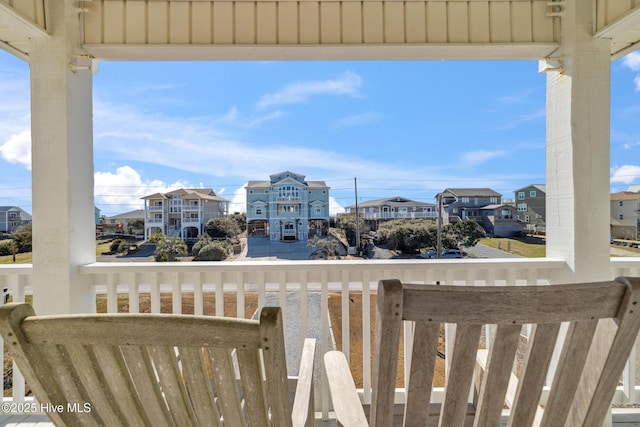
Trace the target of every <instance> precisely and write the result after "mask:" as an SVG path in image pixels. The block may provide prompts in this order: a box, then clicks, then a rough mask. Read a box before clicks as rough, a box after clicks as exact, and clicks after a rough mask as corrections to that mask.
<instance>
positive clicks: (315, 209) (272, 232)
mask: <svg viewBox="0 0 640 427" xmlns="http://www.w3.org/2000/svg"><path fill="white" fill-rule="evenodd" d="M305 178H306V177H305V175H301V174H298V173H295V172H291V171H284V172H280V173H275V174H273V175H270V176H269V180H268V181H249V183H248V184H247V186H246V187H245V188H246V193H247V196H246V197H247V232H248V233H249V234H250V235H263V236H269V238H270V239H271V240H283V241H285V240H286V241H295V240H302V241H304V240H307V239H308V238H309V237H313V236H315V235H326V233H327V231H328V229H329V187H328V186H327V184H326V183H325V182H324V181H307V180H306V179H305Z"/></svg>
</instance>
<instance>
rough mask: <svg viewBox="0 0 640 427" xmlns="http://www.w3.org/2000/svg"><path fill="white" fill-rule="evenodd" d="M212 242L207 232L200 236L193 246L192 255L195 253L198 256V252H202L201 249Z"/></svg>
mask: <svg viewBox="0 0 640 427" xmlns="http://www.w3.org/2000/svg"><path fill="white" fill-rule="evenodd" d="M211 242H212V240H211V237H209V235H208V234H205V235H203V236H198V241H197V242H196V243H195V244H194V245H193V247H192V248H191V255H193V256H194V257H197V256H198V253H200V250H201V249H202V248H204V247H205V246H206V245H208V244H209V243H211Z"/></svg>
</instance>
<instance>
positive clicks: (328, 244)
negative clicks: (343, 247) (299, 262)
mask: <svg viewBox="0 0 640 427" xmlns="http://www.w3.org/2000/svg"><path fill="white" fill-rule="evenodd" d="M307 247H308V248H311V249H315V250H316V251H320V252H323V253H324V254H325V255H326V257H327V259H335V258H337V257H338V241H337V240H335V239H334V238H331V237H330V238H328V239H321V238H319V237H318V236H313V238H312V239H311V240H309V241H307Z"/></svg>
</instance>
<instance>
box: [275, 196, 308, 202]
mask: <svg viewBox="0 0 640 427" xmlns="http://www.w3.org/2000/svg"><path fill="white" fill-rule="evenodd" d="M301 201H302V198H301V197H276V203H300V202H301Z"/></svg>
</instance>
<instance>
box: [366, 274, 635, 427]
mask: <svg viewBox="0 0 640 427" xmlns="http://www.w3.org/2000/svg"><path fill="white" fill-rule="evenodd" d="M639 302H640V279H638V278H619V279H617V280H615V281H609V282H598V283H583V284H567V285H550V286H496V287H481V286H478V287H469V286H438V285H415V284H403V283H401V282H399V281H397V280H383V281H381V282H380V284H379V288H378V307H377V327H376V341H375V350H374V351H375V354H374V373H373V393H372V402H371V425H373V426H390V425H393V410H392V409H393V403H394V394H395V378H396V369H397V359H398V356H397V353H398V344H399V334H400V330H401V329H400V328H401V326H402V324H403V322H404V321H410V322H412V323H405V327H411V328H413V329H412V330H413V351H412V355H411V367H410V368H409V369H408V372H409V377H408V378H407V379H406V381H405V383H406V397H405V399H406V400H405V401H406V404H405V414H404V418H405V419H404V425H407V426H409V425H425V417H426V413H427V411H426V409H427V407H428V405H426V404H425V402H428V401H429V396H430V389H431V387H432V381H433V369H434V362H435V358H436V356H435V355H436V351H437V345H438V332H439V330H440V327H441V324H445V323H447V324H455V329H454V330H455V333H454V334H453V335H454V336H451V334H450V335H449V336H447V339H450V340H453V343H454V344H453V350H452V354H446V358H447V359H448V365H449V370H448V372H447V382H446V384H445V394H444V401H443V404H442V407H441V411H440V414H439V415H438V416H439V425H440V426H462V425H464V423H465V418H466V417H467V401H468V398H469V394H470V390H471V387H472V382H473V379H474V376H475V377H477V376H478V373H477V372H475V368H476V355H477V353H478V349H479V348H480V347H481V346H482V343H483V341H482V340H481V336H482V328H483V327H485V328H491V330H492V331H493V333H492V334H491V335H492V337H493V339H492V340H491V345H490V347H489V348H488V352H487V355H486V367H485V370H484V372H483V374H482V380H481V384H480V386H479V387H478V389H477V401H476V411H475V419H474V426H495V425H498V424H499V423H500V418H501V414H502V409H503V407H504V405H505V397H507V395H508V398H507V399H506V401H507V402H508V403H509V405H511V412H510V418H509V424H508V425H509V426H518V427H520V426H529V425H544V426H558V425H572V426H579V425H588V426H601V425H602V422H603V420H604V417H605V415H606V413H607V408H608V407H609V405H610V403H611V400H612V398H613V393H614V392H615V388H616V385H617V383H618V380H619V378H620V375H621V374H622V370H623V368H624V364H625V362H626V360H627V358H628V356H629V353H630V352H631V350H632V348H633V345H634V342H635V338H636V336H637V335H638V330H639V329H640V310H638V304H639ZM565 322H566V324H567V325H568V327H566V328H565V329H566V332H564V333H560V331H561V324H562V323H565ZM525 326H530V327H531V333H530V334H529V336H528V338H526V339H524V338H523V337H522V330H523V327H525ZM559 336H561V337H563V340H562V341H561V342H560V343H558V344H557V342H558V337H559ZM523 343H525V346H526V348H525V349H524V352H522V346H523ZM556 346H558V350H555V349H556ZM554 351H559V354H560V355H559V361H558V365H557V367H556V369H555V376H554V377H553V380H552V383H551V384H547V385H550V386H551V391H550V394H549V396H548V398H547V401H546V404H545V405H544V409H543V407H542V406H541V405H540V398H541V395H542V388H543V386H544V385H545V381H546V378H547V375H548V371H549V366H550V364H551V359H552V355H553V354H554ZM518 352H520V354H521V356H523V358H524V360H523V362H522V364H521V365H519V366H520V369H519V370H518V371H517V370H516V369H515V368H514V367H515V366H518V365H517V364H516V355H517V353H518ZM515 382H517V384H515Z"/></svg>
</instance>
